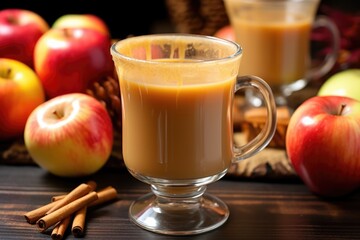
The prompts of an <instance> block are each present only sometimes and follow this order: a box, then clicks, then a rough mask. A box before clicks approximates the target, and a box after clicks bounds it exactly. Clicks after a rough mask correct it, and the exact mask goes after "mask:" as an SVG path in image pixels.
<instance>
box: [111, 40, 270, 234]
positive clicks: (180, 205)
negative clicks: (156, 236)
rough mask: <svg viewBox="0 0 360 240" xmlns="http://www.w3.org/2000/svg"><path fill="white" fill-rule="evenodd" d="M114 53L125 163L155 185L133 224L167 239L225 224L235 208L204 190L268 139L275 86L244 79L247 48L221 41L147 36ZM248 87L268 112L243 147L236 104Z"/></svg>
mask: <svg viewBox="0 0 360 240" xmlns="http://www.w3.org/2000/svg"><path fill="white" fill-rule="evenodd" d="M110 51H111V54H112V57H113V61H114V64H115V69H116V73H117V76H118V79H119V84H120V95H121V102H122V109H121V110H122V154H123V159H124V163H125V165H126V167H127V170H128V171H129V172H130V173H131V174H132V175H133V176H134V177H135V178H137V179H138V180H140V181H143V182H145V183H147V184H149V185H151V191H150V192H149V193H147V194H145V195H143V196H141V197H140V198H138V199H136V200H135V201H133V202H132V203H131V205H130V207H129V217H130V219H131V220H132V221H133V222H135V223H136V224H137V225H138V226H140V227H142V228H144V229H146V230H149V231H153V232H156V233H162V234H168V235H192V234H199V233H204V232H207V231H210V230H213V229H215V228H217V227H219V226H221V225H222V224H223V223H224V222H225V221H226V220H227V219H228V217H229V209H228V207H227V205H226V204H225V203H224V202H223V201H222V200H220V199H218V198H216V197H214V196H212V195H211V194H209V193H205V192H206V186H207V185H208V184H210V183H213V182H215V181H217V180H219V179H220V178H222V177H223V176H224V175H225V174H226V172H227V170H228V169H229V167H230V165H231V163H232V162H238V161H241V160H243V159H247V158H249V157H251V156H252V155H254V154H257V153H258V152H259V151H261V150H262V149H263V148H264V147H265V146H267V144H268V143H269V142H270V140H271V138H272V137H273V135H274V133H275V129H276V105H275V100H274V96H273V94H272V91H271V89H270V87H269V85H268V84H267V83H266V82H265V81H264V80H262V79H261V78H258V77H256V76H253V75H249V76H238V71H239V65H240V60H241V56H242V48H241V47H240V45H239V44H237V43H235V42H233V41H228V40H225V39H221V38H216V37H211V36H204V35H195V34H181V33H178V34H177V33H171V34H152V35H143V36H135V37H129V38H126V39H123V40H119V41H118V42H116V43H114V44H113V45H112V46H111V49H110ZM243 88H251V89H253V90H254V91H257V92H258V93H259V94H261V95H262V96H263V98H264V99H265V101H264V102H265V103H266V109H267V113H268V114H267V121H266V124H265V125H264V128H263V130H262V131H261V132H260V133H259V134H258V135H257V136H256V137H255V138H254V139H253V140H252V141H250V142H248V143H246V144H244V145H241V146H237V145H235V144H233V119H232V110H233V102H234V101H233V99H234V96H235V93H236V92H237V91H238V90H240V89H243ZM149 216H151V217H150V218H149ZM189 219H190V221H189Z"/></svg>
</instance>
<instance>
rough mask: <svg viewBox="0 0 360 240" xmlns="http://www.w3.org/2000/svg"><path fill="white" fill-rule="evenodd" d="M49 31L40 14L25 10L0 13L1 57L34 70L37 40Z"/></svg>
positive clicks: (5, 10) (8, 10)
mask: <svg viewBox="0 0 360 240" xmlns="http://www.w3.org/2000/svg"><path fill="white" fill-rule="evenodd" d="M48 30H49V25H48V23H47V22H46V21H45V19H44V18H42V17H41V16H40V15H39V14H37V13H35V12H32V11H29V10H25V9H4V10H1V11H0V57H1V58H11V59H15V60H18V61H21V62H23V63H25V64H27V65H28V66H30V67H31V68H33V53H34V47H35V44H36V42H37V40H38V39H39V38H40V37H41V36H42V35H43V34H44V33H45V32H46V31H48Z"/></svg>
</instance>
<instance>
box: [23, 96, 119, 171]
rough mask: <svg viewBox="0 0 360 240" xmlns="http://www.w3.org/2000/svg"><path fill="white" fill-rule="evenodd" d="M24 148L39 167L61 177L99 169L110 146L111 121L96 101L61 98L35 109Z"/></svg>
mask: <svg viewBox="0 0 360 240" xmlns="http://www.w3.org/2000/svg"><path fill="white" fill-rule="evenodd" d="M24 140H25V146H26V148H27V150H28V152H29V154H30V156H31V158H32V159H33V160H34V162H36V163H37V164H38V165H39V166H40V167H42V168H43V169H45V170H47V171H49V172H50V173H52V174H54V175H57V176H61V177H80V176H86V175H90V174H93V173H95V172H96V171H98V170H99V169H101V168H102V167H103V166H104V165H105V163H106V162H107V160H108V158H109V157H110V154H111V151H112V146H113V128H112V123H111V118H110V116H109V114H108V112H107V110H106V108H105V107H104V105H102V104H101V103H100V102H99V101H98V100H97V99H96V98H94V97H92V96H90V95H87V94H83V93H69V94H64V95H61V96H58V97H55V98H52V99H50V100H47V101H46V102H44V103H43V104H41V105H39V106H38V107H37V108H36V109H35V110H34V111H33V112H32V113H31V114H30V116H29V118H28V120H27V122H26V126H25V131H24Z"/></svg>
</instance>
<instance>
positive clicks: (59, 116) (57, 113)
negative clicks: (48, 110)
mask: <svg viewBox="0 0 360 240" xmlns="http://www.w3.org/2000/svg"><path fill="white" fill-rule="evenodd" d="M53 114H54V115H55V116H56V117H57V118H59V119H61V118H62V117H63V114H60V113H59V112H58V111H56V110H55V111H54V112H53Z"/></svg>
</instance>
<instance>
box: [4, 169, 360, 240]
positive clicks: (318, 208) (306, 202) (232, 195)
mask: <svg viewBox="0 0 360 240" xmlns="http://www.w3.org/2000/svg"><path fill="white" fill-rule="evenodd" d="M88 180H94V181H96V182H97V183H98V187H99V188H102V187H106V186H109V185H111V186H113V187H115V188H116V189H117V191H118V199H117V200H116V201H114V202H111V203H108V204H106V205H103V206H99V207H96V208H93V209H89V212H88V219H87V225H86V229H85V236H84V239H97V240H101V239H182V240H183V239H194V240H205V239H206V240H209V239H217V240H218V239H292V240H293V239H295V240H297V239H326V240H329V239H360V192H356V193H354V194H352V195H349V196H346V197H343V198H340V199H336V200H326V199H321V198H318V197H317V196H315V195H313V194H312V193H310V192H309V191H308V189H307V188H306V186H304V185H303V184H302V183H301V182H299V181H292V182H287V183H286V182H283V181H282V182H260V181H239V180H236V181H235V180H232V179H229V178H227V177H225V178H223V179H222V180H220V181H218V182H216V183H213V184H211V185H209V187H208V190H207V191H208V193H212V194H215V195H216V196H218V197H219V198H221V199H222V200H224V201H225V202H226V203H227V204H228V206H229V208H230V211H231V213H230V218H229V219H228V221H227V222H226V223H225V224H224V225H223V226H221V227H220V228H218V229H216V230H214V231H212V232H209V233H205V234H201V235H196V236H189V237H173V236H164V235H158V234H154V233H151V232H148V231H145V230H142V229H140V228H138V227H137V226H135V225H134V224H133V223H132V222H130V221H129V219H128V208H129V205H130V203H131V202H132V201H133V200H135V199H136V198H137V197H139V196H141V195H143V194H145V193H147V192H148V191H149V190H150V189H149V186H147V185H146V184H143V183H141V182H139V181H137V180H135V179H134V178H133V177H132V176H130V175H129V174H128V173H127V171H126V170H121V169H120V170H119V169H116V170H111V169H104V170H102V171H100V172H98V173H97V174H95V175H93V176H91V177H87V178H76V179H66V178H59V177H55V176H52V175H50V174H48V173H46V172H45V171H44V170H42V169H40V168H38V167H36V166H8V165H0V239H5V240H8V239H51V238H50V233H51V230H49V231H47V232H45V233H40V232H39V231H38V229H36V226H35V225H30V224H29V223H27V222H26V220H25V218H24V213H26V212H28V211H30V210H32V209H35V208H37V207H39V206H41V205H44V204H46V203H47V202H49V201H51V197H52V196H54V195H61V194H66V193H67V192H69V191H70V190H71V189H73V188H74V187H76V186H77V185H79V184H80V183H82V182H86V181H88ZM65 236H66V238H65V239H75V238H74V237H73V236H72V235H71V233H69V232H68V233H66V235H65Z"/></svg>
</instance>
